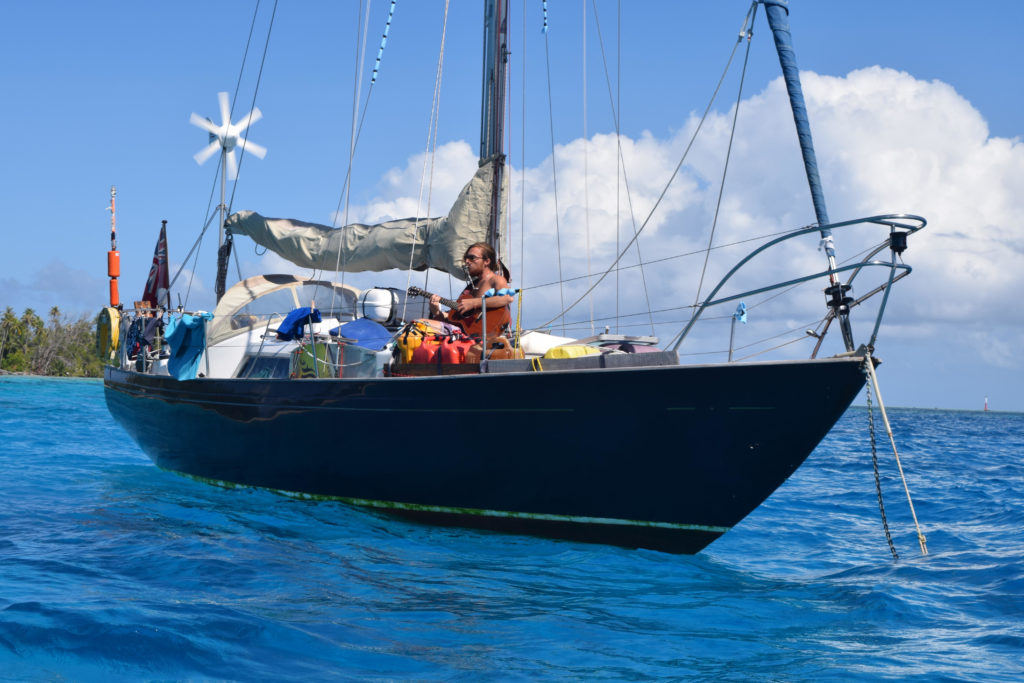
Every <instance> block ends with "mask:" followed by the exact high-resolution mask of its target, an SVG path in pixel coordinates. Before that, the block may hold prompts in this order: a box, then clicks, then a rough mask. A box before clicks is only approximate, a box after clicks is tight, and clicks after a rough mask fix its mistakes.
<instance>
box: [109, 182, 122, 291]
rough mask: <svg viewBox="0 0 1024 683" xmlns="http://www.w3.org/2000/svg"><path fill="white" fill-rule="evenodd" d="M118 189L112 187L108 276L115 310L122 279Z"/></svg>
mask: <svg viewBox="0 0 1024 683" xmlns="http://www.w3.org/2000/svg"><path fill="white" fill-rule="evenodd" d="M116 199H117V188H116V187H114V186H113V185H111V186H110V206H109V207H107V210H108V211H110V251H108V252H107V275H108V276H110V305H111V306H112V307H114V308H116V307H117V306H119V305H120V304H121V298H120V296H119V295H118V292H117V278H119V277H121V252H119V251H118V250H117V211H116V207H115V203H114V202H115V201H116Z"/></svg>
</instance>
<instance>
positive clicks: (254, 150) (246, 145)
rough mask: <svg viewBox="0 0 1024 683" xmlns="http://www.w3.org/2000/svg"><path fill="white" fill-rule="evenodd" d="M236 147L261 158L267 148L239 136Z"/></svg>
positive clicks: (265, 154) (265, 153)
mask: <svg viewBox="0 0 1024 683" xmlns="http://www.w3.org/2000/svg"><path fill="white" fill-rule="evenodd" d="M238 149H241V150H243V151H246V152H248V153H249V154H252V155H253V156H255V157H259V158H260V159H262V158H263V157H265V156H267V148H266V147H264V146H263V145H257V144H256V143H255V142H249V141H248V140H246V139H245V138H241V139H240V140H239V141H238Z"/></svg>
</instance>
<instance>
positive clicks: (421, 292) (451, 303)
mask: <svg viewBox="0 0 1024 683" xmlns="http://www.w3.org/2000/svg"><path fill="white" fill-rule="evenodd" d="M409 294H412V295H413V296H421V297H423V298H424V299H429V298H430V297H432V296H437V295H436V294H434V293H433V292H427V291H424V290H422V289H420V288H419V287H410V288H409ZM440 299H441V303H443V304H444V305H445V306H447V307H448V308H458V307H459V303H458V302H457V301H453V300H451V299H445V298H444V297H443V296H442V297H440Z"/></svg>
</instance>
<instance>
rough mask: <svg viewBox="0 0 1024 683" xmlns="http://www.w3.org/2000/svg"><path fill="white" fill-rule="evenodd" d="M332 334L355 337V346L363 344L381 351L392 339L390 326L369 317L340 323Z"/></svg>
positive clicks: (349, 337)
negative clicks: (389, 330)
mask: <svg viewBox="0 0 1024 683" xmlns="http://www.w3.org/2000/svg"><path fill="white" fill-rule="evenodd" d="M331 334H333V335H335V336H340V337H344V338H345V339H354V340H355V342H354V343H353V346H361V347H363V348H364V349H370V350H371V351H380V350H381V349H383V348H384V347H385V346H387V344H388V342H389V341H391V336H392V335H391V333H390V332H388V328H386V327H384V326H383V325H381V324H380V323H378V322H376V321H373V320H370V319H369V318H356V319H355V320H353V321H352V322H347V323H345V324H344V325H339V326H338V327H335V328H334V329H333V330H331Z"/></svg>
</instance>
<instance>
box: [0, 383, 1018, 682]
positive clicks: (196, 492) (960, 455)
mask: <svg viewBox="0 0 1024 683" xmlns="http://www.w3.org/2000/svg"><path fill="white" fill-rule="evenodd" d="M882 380H883V382H884V377H882ZM890 417H891V418H892V420H893V427H894V430H895V433H896V439H897V445H898V446H899V447H900V454H901V456H902V458H903V463H904V467H905V469H906V471H907V475H908V480H909V483H910V487H911V492H912V493H913V495H914V502H915V504H916V509H917V514H918V518H919V519H920V521H921V524H922V526H923V528H924V531H925V534H926V535H927V538H928V549H929V551H930V554H929V555H928V556H927V557H923V556H922V555H921V552H920V550H919V549H918V545H917V540H916V536H915V534H914V529H913V523H912V520H911V519H910V514H909V511H908V507H907V502H906V498H905V495H904V494H903V491H902V486H901V485H900V483H899V478H898V474H897V472H896V469H895V465H894V462H893V458H892V454H891V451H886V450H883V449H882V446H883V445H886V446H887V444H882V443H880V448H879V454H880V457H881V469H882V476H883V490H884V493H885V496H886V497H885V504H886V513H887V515H888V519H889V523H890V526H891V528H892V531H893V539H894V542H895V544H896V548H897V550H898V551H899V553H900V559H899V560H898V561H894V560H893V559H892V557H891V555H890V554H889V549H888V546H887V544H886V540H885V536H884V534H883V531H882V527H881V522H880V518H879V511H878V501H877V496H876V493H875V488H874V479H873V474H872V468H871V456H870V446H869V442H868V437H867V413H866V411H865V409H864V408H863V407H854V408H851V409H850V411H848V413H847V414H846V415H845V416H844V417H843V419H842V420H841V421H840V423H839V424H838V425H837V427H836V428H835V429H834V430H833V432H832V433H831V434H830V435H829V436H828V437H827V438H826V440H825V441H824V442H823V443H822V444H821V446H819V448H818V449H817V451H815V453H814V454H813V455H812V456H811V458H810V459H809V460H808V462H807V464H806V465H805V466H804V467H803V468H802V469H801V470H800V471H798V472H797V474H796V475H795V476H794V477H793V478H792V479H791V480H790V481H789V482H787V483H786V484H785V485H784V486H783V487H782V488H781V489H779V491H778V492H776V494H775V495H774V496H773V497H772V498H771V499H769V501H768V502H767V503H766V504H765V505H763V506H762V507H761V508H759V509H758V510H757V511H756V512H755V513H754V514H753V515H751V516H750V517H748V518H747V519H746V520H745V521H744V522H743V523H742V524H740V525H739V526H738V527H736V528H735V529H734V530H733V531H732V532H730V533H729V534H727V535H726V536H724V537H723V538H722V539H720V540H718V541H716V542H715V543H714V544H712V545H711V546H710V547H709V548H708V549H707V550H705V551H704V552H703V553H701V554H699V555H696V556H692V557H691V556H673V555H666V554H661V553H656V552H649V551H631V550H623V549H619V548H612V547H604V546H590V545H582V544H574V543H568V542H562V541H550V540H545V539H535V538H528V537H520V536H506V535H499V534H491V533H484V532H475V531H468V530H459V529H444V528H434V527H429V526H420V525H416V524H411V523H408V522H404V521H401V520H396V519H392V518H389V517H385V516H381V515H378V514H374V513H371V512H367V511H364V510H360V509H355V508H350V507H347V506H345V505H343V504H340V503H323V502H309V501H300V500H294V499H290V498H285V497H281V496H277V495H274V494H271V493H268V492H262V491H253V490H225V489H219V488H215V487H212V486H209V485H206V484H203V483H199V482H195V481H193V480H190V479H187V478H184V477H181V476H178V475H175V474H172V473H169V472H164V471H161V470H158V469H157V468H156V467H155V466H153V465H152V464H151V463H150V461H149V460H148V459H147V458H146V457H145V456H144V455H143V454H142V453H141V452H140V451H139V450H138V448H137V447H136V446H135V445H134V444H133V443H132V442H130V441H129V440H128V439H127V438H126V437H125V435H124V433H123V432H122V431H121V430H120V428H118V427H117V426H115V425H114V424H113V422H112V420H111V419H110V417H109V415H108V413H107V411H106V406H105V404H104V402H103V390H102V385H101V384H100V383H99V382H98V381H89V380H52V379H32V378H6V379H0V475H2V477H3V488H2V491H3V497H2V500H0V679H2V680H55V679H60V680H102V681H118V680H125V681H128V680H132V681H134V680H153V679H159V680H183V679H188V680H210V679H216V680H300V679H301V680H310V679H313V680H319V679H341V680H353V679H354V680H396V679H397V680H405V679H415V680H466V681H476V680H537V679H574V680H581V679H582V680H637V679H640V680H644V679H655V678H658V679H697V680H701V679H703V680H727V681H728V680H732V681H749V680H784V681H811V680H813V681H818V680H858V681H861V680H922V681H935V680H951V681H952V680H957V681H1018V680H1022V679H1024V564H1022V561H1021V557H1022V554H1024V463H1022V458H1024V415H1021V414H1005V413H1003V414H1000V413H975V412H946V411H918V410H891V411H890ZM880 437H884V432H882V434H881V435H880Z"/></svg>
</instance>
